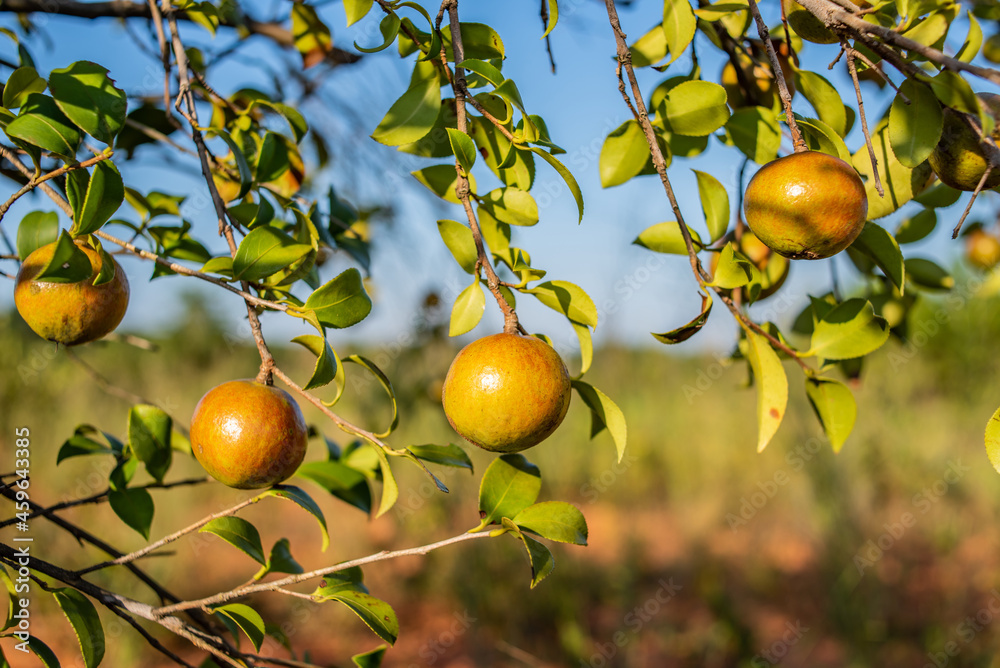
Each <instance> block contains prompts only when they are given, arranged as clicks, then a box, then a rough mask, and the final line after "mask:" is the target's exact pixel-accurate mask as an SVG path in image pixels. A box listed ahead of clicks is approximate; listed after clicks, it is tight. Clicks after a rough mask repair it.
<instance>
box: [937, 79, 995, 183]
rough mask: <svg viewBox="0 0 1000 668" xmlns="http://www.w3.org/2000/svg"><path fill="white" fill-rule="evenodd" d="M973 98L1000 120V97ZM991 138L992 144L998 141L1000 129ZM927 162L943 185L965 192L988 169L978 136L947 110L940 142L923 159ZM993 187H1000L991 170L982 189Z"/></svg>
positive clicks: (952, 111) (987, 162) (991, 95)
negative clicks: (977, 99) (925, 158)
mask: <svg viewBox="0 0 1000 668" xmlns="http://www.w3.org/2000/svg"><path fill="white" fill-rule="evenodd" d="M977 97H978V98H979V99H980V101H981V102H982V103H983V104H984V105H985V107H986V109H987V110H988V111H989V112H990V113H991V114H992V115H993V118H994V120H998V119H1000V95H995V94H993V93H980V94H978V95H977ZM977 125H978V121H977ZM992 136H993V139H994V141H997V140H1000V127H994V129H993V135H992ZM927 162H928V163H930V166H931V168H932V169H933V170H934V173H935V174H937V176H938V178H939V179H941V181H943V182H944V183H945V184H947V185H949V186H951V187H952V188H957V189H958V190H966V191H969V192H971V191H973V190H975V189H976V186H978V185H979V181H980V180H981V179H982V177H983V174H984V173H985V172H986V168H987V167H989V161H988V160H987V159H986V154H985V153H984V152H983V145H982V142H981V140H980V138H979V133H978V132H976V131H975V130H973V129H972V128H971V127H970V126H969V124H968V123H967V122H966V121H965V119H964V118H963V117H962V114H961V112H958V111H955V110H954V109H951V108H949V107H945V109H944V126H943V127H942V128H941V139H940V140H938V143H937V146H935V147H934V151H933V152H931V155H930V157H929V158H927ZM997 186H1000V169H994V170H993V172H991V173H990V175H989V176H988V177H986V183H985V184H984V185H983V190H989V189H990V188H995V187H997Z"/></svg>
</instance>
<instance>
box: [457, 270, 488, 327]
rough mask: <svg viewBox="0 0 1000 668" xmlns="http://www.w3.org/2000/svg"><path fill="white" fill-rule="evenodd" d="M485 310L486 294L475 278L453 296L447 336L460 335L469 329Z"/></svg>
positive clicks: (477, 321)
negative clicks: (470, 283)
mask: <svg viewBox="0 0 1000 668" xmlns="http://www.w3.org/2000/svg"><path fill="white" fill-rule="evenodd" d="M485 311H486V294H485V293H484V292H483V286H481V285H480V284H479V279H478V278H475V279H473V281H472V285H470V286H468V287H467V288H465V289H464V290H462V291H461V292H460V293H459V294H458V297H456V298H455V305H454V306H453V307H452V309H451V320H450V322H449V325H448V336H461V335H462V334H465V333H466V332H468V331H471V330H472V329H473V328H474V327H475V326H476V325H478V324H479V321H480V320H482V319H483V313H484V312H485Z"/></svg>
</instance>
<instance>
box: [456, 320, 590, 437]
mask: <svg viewBox="0 0 1000 668" xmlns="http://www.w3.org/2000/svg"><path fill="white" fill-rule="evenodd" d="M441 394H442V397H441V400H442V403H443V405H444V413H445V415H446V416H447V417H448V422H450V423H451V426H452V427H453V428H454V429H455V431H457V432H458V433H459V434H461V436H462V438H464V439H465V440H467V441H469V442H470V443H472V444H474V445H478V446H479V447H481V448H483V449H484V450H489V451H490V452H508V453H509V452H520V451H521V450H525V449H527V448H530V447H532V446H533V445H537V444H538V443H541V442H542V441H543V440H545V439H546V438H547V437H548V436H549V435H550V434H551V433H552V432H554V431H555V430H556V427H558V426H559V424H560V423H561V422H562V421H563V418H564V417H566V411H567V410H568V409H569V400H570V379H569V372H567V371H566V365H565V364H563V361H562V359H561V358H560V357H559V354H558V353H557V352H556V351H555V350H553V349H552V347H551V346H550V345H549V344H547V343H545V342H544V341H542V340H541V339H537V338H535V337H533V336H520V335H519V334H494V335H492V336H487V337H484V338H482V339H479V340H477V341H473V342H472V343H470V344H469V345H467V346H466V347H465V348H463V349H462V350H461V351H460V352H459V353H458V355H457V356H456V357H455V360H454V361H453V362H452V363H451V367H450V368H449V369H448V375H447V376H446V377H445V379H444V387H443V388H442V392H441Z"/></svg>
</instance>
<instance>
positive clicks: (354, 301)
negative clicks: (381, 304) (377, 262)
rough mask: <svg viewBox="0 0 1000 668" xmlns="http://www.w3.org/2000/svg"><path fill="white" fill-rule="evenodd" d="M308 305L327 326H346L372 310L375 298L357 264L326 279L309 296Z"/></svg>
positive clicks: (306, 305) (340, 327) (341, 327)
mask: <svg viewBox="0 0 1000 668" xmlns="http://www.w3.org/2000/svg"><path fill="white" fill-rule="evenodd" d="M305 307H306V308H307V309H312V310H313V311H315V312H316V317H317V318H319V321H320V322H321V323H323V324H324V325H326V326H327V327H334V328H337V329H343V328H344V327H350V326H352V325H356V324H357V323H359V322H361V321H362V320H364V319H365V318H367V317H368V314H369V313H371V310H372V300H371V297H369V296H368V293H367V292H365V286H364V284H363V283H362V282H361V272H359V271H358V270H357V269H355V268H354V267H351V268H350V269H347V270H345V271H344V272H342V273H341V274H340V275H338V276H337V277H336V278H334V279H331V280H330V281H327V282H326V283H324V284H323V285H322V286H320V287H319V288H318V289H317V290H316V291H315V292H313V293H312V294H311V295H309V298H308V299H306V303H305Z"/></svg>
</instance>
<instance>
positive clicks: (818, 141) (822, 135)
mask: <svg viewBox="0 0 1000 668" xmlns="http://www.w3.org/2000/svg"><path fill="white" fill-rule="evenodd" d="M781 118H782V119H784V115H782V116H781ZM795 120H796V122H797V123H798V126H799V130H801V131H802V135H803V137H804V138H805V140H806V143H807V144H808V145H809V148H811V149H812V150H814V151H822V152H823V153H826V154H828V155H832V156H834V157H836V158H840V159H841V160H843V161H844V162H850V161H851V152H850V151H849V150H848V148H847V144H845V143H844V140H843V138H842V137H841V136H840V135H838V134H837V132H836V130H834V129H833V128H831V127H830V126H829V125H827V124H826V123H824V122H823V121H821V120H819V119H816V118H806V117H805V116H799V115H798V114H795ZM861 150H864V151H867V149H864V148H863V149H861ZM865 155H866V156H867V155H868V154H867V152H866V153H865ZM855 166H856V165H855Z"/></svg>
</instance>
